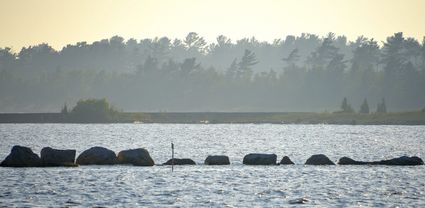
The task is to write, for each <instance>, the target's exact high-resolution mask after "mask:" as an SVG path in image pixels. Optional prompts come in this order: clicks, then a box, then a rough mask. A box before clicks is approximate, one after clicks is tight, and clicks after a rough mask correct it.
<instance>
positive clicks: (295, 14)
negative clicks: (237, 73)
mask: <svg viewBox="0 0 425 208" xmlns="http://www.w3.org/2000/svg"><path fill="white" fill-rule="evenodd" d="M399 31H401V32H404V34H405V36H409V37H414V38H416V39H418V40H419V41H422V38H423V36H425V0H280V1H279V0H233V1H232V0H0V47H12V49H13V50H14V51H19V50H20V48H21V47H23V46H29V45H35V44H39V43H43V42H44V43H49V44H50V45H52V46H53V47H54V48H56V49H60V48H62V47H63V46H65V45H66V44H75V43H76V42H79V41H87V42H89V43H91V42H93V41H96V40H100V39H104V38H110V37H112V36H114V35H119V36H122V37H124V38H125V39H128V38H136V39H138V40H139V39H143V38H153V37H156V36H159V37H162V36H167V37H169V38H183V37H185V36H186V35H187V33H189V32H197V33H198V34H200V35H201V36H203V37H204V38H206V40H207V41H209V42H212V41H215V38H216V37H217V36H218V35H220V34H223V35H226V36H228V37H230V38H231V39H232V40H237V39H241V38H244V37H252V36H255V37H256V38H257V39H259V40H264V41H272V40H273V39H276V38H284V37H285V36H286V35H300V34H301V33H313V34H318V35H320V36H324V35H326V34H327V33H328V32H334V33H336V34H337V35H346V36H347V37H348V39H349V40H354V39H355V38H356V37H358V36H359V35H365V36H366V37H371V38H375V39H377V40H380V41H383V40H385V38H386V37H388V36H390V35H392V34H393V33H395V32H399Z"/></svg>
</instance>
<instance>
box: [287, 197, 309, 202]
mask: <svg viewBox="0 0 425 208" xmlns="http://www.w3.org/2000/svg"><path fill="white" fill-rule="evenodd" d="M308 202H309V200H308V199H307V198H304V197H303V198H298V199H292V200H289V204H306V203H308Z"/></svg>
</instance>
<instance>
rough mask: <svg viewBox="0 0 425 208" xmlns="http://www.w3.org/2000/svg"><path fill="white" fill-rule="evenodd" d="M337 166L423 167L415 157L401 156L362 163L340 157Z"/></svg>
mask: <svg viewBox="0 0 425 208" xmlns="http://www.w3.org/2000/svg"><path fill="white" fill-rule="evenodd" d="M338 164H339V165H402V166H403V165H423V164H424V161H423V160H422V159H421V158H419V157H416V156H413V157H408V156H402V157H398V158H393V159H390V160H381V161H372V162H363V161H356V160H353V159H351V158H348V157H342V158H341V159H339V161H338Z"/></svg>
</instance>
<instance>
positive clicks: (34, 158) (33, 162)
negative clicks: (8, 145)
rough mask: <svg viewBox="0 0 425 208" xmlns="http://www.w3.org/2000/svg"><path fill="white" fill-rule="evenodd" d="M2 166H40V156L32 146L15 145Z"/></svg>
mask: <svg viewBox="0 0 425 208" xmlns="http://www.w3.org/2000/svg"><path fill="white" fill-rule="evenodd" d="M0 166H3V167H39V166H41V159H40V157H39V156H38V155H37V154H35V153H34V152H33V151H32V150H31V148H28V147H22V146H18V145H15V146H13V147H12V150H11V151H10V154H9V155H8V156H7V157H6V159H4V160H3V161H2V162H1V163H0Z"/></svg>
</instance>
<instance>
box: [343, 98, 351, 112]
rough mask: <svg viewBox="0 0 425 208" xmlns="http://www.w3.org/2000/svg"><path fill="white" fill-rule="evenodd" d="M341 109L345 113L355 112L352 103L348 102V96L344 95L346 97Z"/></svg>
mask: <svg viewBox="0 0 425 208" xmlns="http://www.w3.org/2000/svg"><path fill="white" fill-rule="evenodd" d="M341 110H342V112H343V113H352V112H354V110H353V108H352V107H351V105H350V104H348V101H347V98H346V97H344V99H343V100H342V104H341Z"/></svg>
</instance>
